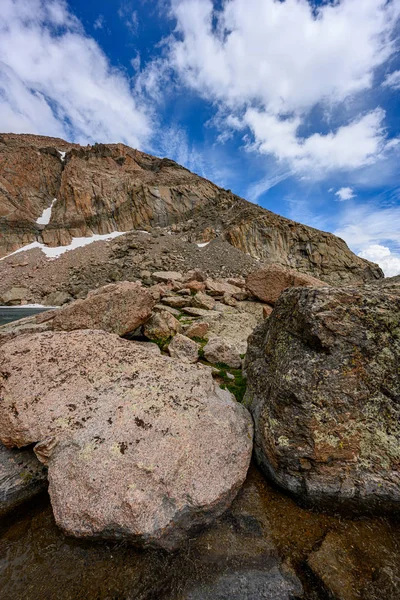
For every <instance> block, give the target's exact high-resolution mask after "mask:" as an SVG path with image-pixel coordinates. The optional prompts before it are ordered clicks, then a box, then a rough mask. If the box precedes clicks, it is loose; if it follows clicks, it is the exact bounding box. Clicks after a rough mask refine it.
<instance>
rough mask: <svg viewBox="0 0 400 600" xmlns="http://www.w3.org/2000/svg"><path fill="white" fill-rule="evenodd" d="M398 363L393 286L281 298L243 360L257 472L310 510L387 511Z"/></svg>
mask: <svg viewBox="0 0 400 600" xmlns="http://www.w3.org/2000/svg"><path fill="white" fill-rule="evenodd" d="M399 360H400V285H398V286H397V287H396V286H393V287H391V288H389V289H385V288H384V287H383V286H378V285H369V286H365V287H363V288H351V287H344V288H337V289H333V288H320V289H311V288H301V289H300V288H296V289H292V290H288V291H286V292H284V293H283V294H282V296H281V297H280V299H279V300H278V302H277V304H276V305H275V309H274V312H273V313H272V315H271V316H270V318H269V319H267V320H266V321H265V322H264V323H263V324H261V325H260V326H259V327H258V328H257V329H256V330H255V331H254V333H253V335H252V336H251V337H250V340H249V350H248V354H247V357H246V367H245V368H246V372H247V376H248V388H247V393H246V402H247V405H248V406H249V408H250V410H251V412H252V414H253V417H254V420H255V427H256V436H255V452H256V456H257V459H258V461H259V463H260V464H261V466H262V467H263V469H264V470H265V472H266V473H267V474H268V475H269V476H270V477H272V478H273V479H274V480H275V481H276V482H277V483H278V484H279V485H281V486H282V487H284V488H286V489H287V490H289V491H290V492H292V493H294V494H295V495H296V496H298V497H299V498H301V499H303V500H306V501H309V502H311V503H312V504H314V505H316V506H318V507H322V506H324V505H328V506H332V505H333V506H334V507H335V508H338V507H339V506H340V505H343V506H346V507H350V508H352V509H355V510H359V511H368V510H373V511H391V510H396V509H397V508H398V505H399V501H400V472H399V462H400V454H399V452H400V445H399V440H400V405H399V398H400V370H399Z"/></svg>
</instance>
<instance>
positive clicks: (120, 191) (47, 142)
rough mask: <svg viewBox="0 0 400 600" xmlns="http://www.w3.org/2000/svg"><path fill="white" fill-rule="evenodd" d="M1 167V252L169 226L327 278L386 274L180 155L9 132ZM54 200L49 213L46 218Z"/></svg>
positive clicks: (188, 236)
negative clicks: (45, 217)
mask: <svg viewBox="0 0 400 600" xmlns="http://www.w3.org/2000/svg"><path fill="white" fill-rule="evenodd" d="M63 153H65V156H64V154H63ZM0 167H1V179H0V232H1V242H0V257H1V256H5V255H7V254H9V253H11V252H12V251H14V250H17V249H18V248H20V247H22V246H24V245H26V244H28V243H30V242H33V241H38V242H41V243H45V244H47V245H49V246H59V245H67V244H69V243H70V242H71V240H72V238H73V237H83V236H86V237H87V236H91V235H92V234H106V233H110V232H113V231H129V230H132V229H146V230H148V231H151V228H153V227H157V226H161V227H166V226H168V227H169V228H170V229H169V233H170V234H173V235H178V236H181V239H182V240H185V241H186V242H193V243H198V242H200V243H201V242H203V243H204V242H209V241H210V240H214V241H215V240H218V239H219V240H221V241H223V240H226V241H228V242H229V245H231V247H232V246H234V247H235V248H238V249H239V250H241V251H242V252H244V253H247V254H248V255H250V256H252V257H254V259H257V260H261V261H263V262H265V263H276V264H280V265H283V266H286V267H290V268H294V269H297V270H298V271H300V272H302V273H306V274H309V275H312V276H314V277H318V278H320V279H322V280H323V281H326V282H327V283H333V284H339V283H346V282H349V283H355V284H358V283H362V282H364V281H369V280H373V279H376V278H381V277H382V275H383V274H382V271H381V270H380V269H379V267H378V266H377V265H375V264H373V263H370V262H368V261H366V260H364V259H362V258H360V257H357V256H355V255H354V254H353V253H352V252H351V251H350V250H349V248H348V247H347V245H346V244H345V242H344V241H343V240H341V239H339V238H337V237H336V236H334V235H332V234H330V233H325V232H322V231H319V230H317V229H313V228H311V227H307V226H305V225H300V224H298V223H295V222H293V221H290V220H289V219H286V218H284V217H280V216H279V215H275V214H274V213H271V212H270V211H267V210H264V209H263V208H261V207H259V206H256V205H254V204H251V203H249V202H246V201H245V200H243V199H242V198H239V197H238V196H235V195H234V194H232V193H231V192H230V191H226V190H223V189H221V188H219V187H218V186H216V185H214V184H213V183H211V182H210V181H207V180H206V179H204V178H202V177H199V176H198V175H195V174H194V173H191V172H190V171H188V170H187V169H185V168H183V167H181V166H179V165H178V164H177V163H175V162H174V161H172V160H169V159H166V158H163V159H160V158H156V157H154V156H150V155H148V154H145V153H143V152H139V151H138V150H134V149H132V148H129V147H128V146H125V145H123V144H95V145H94V146H86V147H80V146H78V145H76V144H70V143H67V142H65V141H63V140H59V139H55V138H46V137H41V136H32V135H15V134H3V135H2V136H0ZM50 207H51V215H50V218H49V222H48V223H42V224H41V223H40V222H39V223H38V222H37V221H38V219H39V221H40V217H41V215H42V213H43V211H44V210H45V209H46V210H47V209H49V208H50ZM227 246H228V244H227ZM220 258H221V257H220ZM144 262H145V261H144ZM160 262H161V261H160ZM147 266H148V265H147ZM200 266H201V265H200ZM141 267H142V268H143V269H144V268H146V265H141ZM158 267H160V268H161V267H163V265H162V264H159V265H158ZM180 267H181V265H179V264H177V265H176V266H174V267H173V268H174V269H175V268H177V269H178V270H179V268H180ZM198 267H199V265H198V264H196V263H192V264H191V265H189V267H188V268H190V269H193V268H198ZM168 268H172V267H171V266H168ZM158 270H159V269H158ZM232 274H233V273H232ZM236 275H243V273H240V272H237V273H236ZM121 278H122V277H121ZM125 278H126V277H125ZM52 291H53V290H49V291H47V293H51V292H52ZM0 293H1V287H0ZM227 293H233V292H230V291H227Z"/></svg>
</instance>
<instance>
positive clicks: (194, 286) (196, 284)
mask: <svg viewBox="0 0 400 600" xmlns="http://www.w3.org/2000/svg"><path fill="white" fill-rule="evenodd" d="M185 286H186V289H187V290H189V291H190V292H205V290H206V284H205V283H203V282H201V281H186V282H185Z"/></svg>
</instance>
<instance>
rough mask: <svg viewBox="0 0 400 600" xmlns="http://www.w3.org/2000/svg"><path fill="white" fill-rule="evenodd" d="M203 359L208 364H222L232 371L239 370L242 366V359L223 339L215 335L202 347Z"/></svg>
mask: <svg viewBox="0 0 400 600" xmlns="http://www.w3.org/2000/svg"><path fill="white" fill-rule="evenodd" d="M204 357H205V358H206V359H207V360H208V362H210V363H214V364H218V363H222V364H224V365H228V367H232V368H233V369H240V367H241V366H242V359H241V358H240V354H239V352H238V351H237V349H236V348H235V347H234V346H232V345H231V344H230V343H229V342H227V341H226V340H225V339H224V338H221V337H218V336H216V335H214V336H212V337H210V339H209V340H208V342H207V344H206V345H205V346H204Z"/></svg>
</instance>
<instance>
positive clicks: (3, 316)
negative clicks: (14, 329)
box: [0, 306, 53, 325]
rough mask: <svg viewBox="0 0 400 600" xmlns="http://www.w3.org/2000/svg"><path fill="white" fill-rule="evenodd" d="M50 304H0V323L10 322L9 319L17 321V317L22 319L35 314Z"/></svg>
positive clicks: (48, 308)
mask: <svg viewBox="0 0 400 600" xmlns="http://www.w3.org/2000/svg"><path fill="white" fill-rule="evenodd" d="M51 308H53V307H51V306H46V307H45V306H36V307H33V306H30V307H24V306H0V325H5V324H6V323H11V321H18V319H24V318H25V317H31V316H32V315H37V314H38V313H41V312H43V311H45V310H50V309H51Z"/></svg>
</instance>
